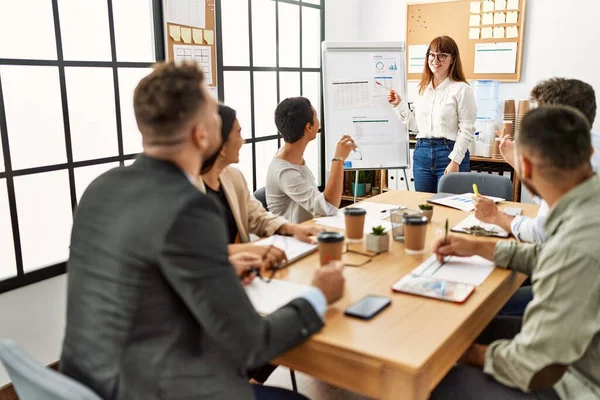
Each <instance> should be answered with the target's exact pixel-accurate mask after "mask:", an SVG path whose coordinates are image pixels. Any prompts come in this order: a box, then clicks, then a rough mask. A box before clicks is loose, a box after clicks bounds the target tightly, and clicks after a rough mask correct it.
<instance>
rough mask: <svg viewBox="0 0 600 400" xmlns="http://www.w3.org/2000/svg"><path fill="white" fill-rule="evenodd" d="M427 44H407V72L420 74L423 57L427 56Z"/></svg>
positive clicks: (423, 63)
mask: <svg viewBox="0 0 600 400" xmlns="http://www.w3.org/2000/svg"><path fill="white" fill-rule="evenodd" d="M428 48H429V45H427V44H417V45H411V46H408V73H409V74H420V73H421V72H423V67H425V57H427V49H428Z"/></svg>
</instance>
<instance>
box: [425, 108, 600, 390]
mask: <svg viewBox="0 0 600 400" xmlns="http://www.w3.org/2000/svg"><path fill="white" fill-rule="evenodd" d="M515 146H516V161H517V170H518V172H519V176H520V177H521V179H522V180H523V182H524V183H525V184H526V185H527V187H528V188H529V190H531V191H532V193H534V194H537V195H539V196H540V197H541V198H542V199H544V200H545V201H546V202H547V203H548V206H549V208H550V212H549V214H548V216H547V218H546V220H545V222H544V230H545V231H546V232H547V233H548V239H547V240H546V241H545V242H544V243H541V244H523V243H517V242H514V241H500V242H497V243H493V242H481V241H476V240H473V239H467V238H463V237H460V236H450V237H449V238H448V240H447V241H444V240H440V241H438V242H437V243H436V245H435V252H436V254H437V256H438V259H439V260H443V259H444V257H448V256H453V255H456V256H465V257H468V256H472V255H479V256H482V257H485V258H487V259H489V260H493V261H494V262H495V263H496V265H498V266H500V267H503V268H510V269H512V270H515V271H518V272H522V273H524V274H527V275H529V276H530V277H531V281H532V289H533V299H532V301H531V302H530V303H529V304H528V306H527V308H526V310H525V315H524V317H523V319H521V318H518V317H496V318H495V319H494V320H493V321H492V323H491V324H490V325H489V326H488V327H487V328H486V330H485V331H484V332H483V334H482V335H481V336H480V337H479V338H478V340H477V343H476V344H473V345H472V346H471V347H470V348H469V349H468V350H467V351H466V353H465V354H464V356H463V357H462V359H461V360H460V364H461V365H459V366H457V367H455V368H453V369H452V370H451V371H450V372H449V373H448V375H447V376H446V377H445V378H444V379H443V380H442V382H441V383H440V384H439V385H438V387H437V388H436V389H435V390H434V392H433V394H432V399H455V398H460V399H466V400H468V399H480V398H485V399H488V398H489V399H562V400H565V399H598V398H600V368H598V365H600V273H599V272H600V255H599V254H598V251H597V245H598V234H599V233H600V230H599V228H598V227H599V226H600V202H599V201H598V200H597V196H598V193H599V192H600V179H599V177H598V176H597V175H596V174H594V172H593V171H592V167H591V164H590V161H589V160H590V156H591V155H592V145H591V136H590V126H589V124H588V122H587V119H586V118H585V116H584V115H583V114H581V113H580V112H579V111H577V110H575V109H574V108H569V107H565V106H542V107H540V108H539V109H536V110H533V111H531V112H530V113H528V114H527V115H526V116H525V118H524V119H523V123H522V125H521V129H520V131H519V135H518V137H517V139H516V141H515Z"/></svg>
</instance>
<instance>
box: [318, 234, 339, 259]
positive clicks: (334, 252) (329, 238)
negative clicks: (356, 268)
mask: <svg viewBox="0 0 600 400" xmlns="http://www.w3.org/2000/svg"><path fill="white" fill-rule="evenodd" d="M317 241H318V242H319V260H320V264H321V266H323V265H328V264H329V263H331V262H332V261H338V260H341V259H342V252H343V250H344V235H342V234H341V233H339V232H321V233H319V234H318V235H317Z"/></svg>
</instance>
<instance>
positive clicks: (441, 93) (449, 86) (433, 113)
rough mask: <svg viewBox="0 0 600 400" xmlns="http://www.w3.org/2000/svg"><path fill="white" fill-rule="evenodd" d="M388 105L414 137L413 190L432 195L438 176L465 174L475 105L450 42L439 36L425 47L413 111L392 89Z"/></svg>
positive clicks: (456, 54)
mask: <svg viewBox="0 0 600 400" xmlns="http://www.w3.org/2000/svg"><path fill="white" fill-rule="evenodd" d="M388 101H389V102H390V103H391V104H392V105H393V106H394V111H395V112H396V114H397V115H398V118H400V120H401V121H402V122H403V123H404V124H406V125H407V126H408V128H409V129H410V130H411V131H413V132H417V133H418V134H417V144H416V146H415V153H414V160H413V165H414V166H413V173H414V178H415V189H416V190H417V191H419V192H431V193H436V192H437V185H438V182H439V180H440V178H441V177H442V176H443V175H445V174H448V173H451V172H468V171H469V170H470V166H469V151H468V147H469V144H470V143H471V141H472V140H473V132H474V131H475V128H474V124H475V117H476V116H477V105H476V103H475V95H474V93H473V90H472V89H471V87H470V86H469V85H468V84H467V81H466V79H465V74H464V72H463V68H462V63H461V61H460V53H459V51H458V46H457V45H456V42H455V41H454V39H452V38H451V37H448V36H440V37H437V38H435V39H433V41H432V42H431V43H430V44H429V48H428V50H427V59H426V61H425V66H424V68H423V75H422V76H421V83H419V96H418V97H417V99H416V101H415V112H414V113H413V112H412V111H410V110H409V109H408V106H407V104H406V101H404V100H403V99H402V98H401V97H400V96H399V95H398V93H396V92H395V91H394V90H390V91H389V93H388Z"/></svg>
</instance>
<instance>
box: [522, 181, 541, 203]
mask: <svg viewBox="0 0 600 400" xmlns="http://www.w3.org/2000/svg"><path fill="white" fill-rule="evenodd" d="M521 182H522V183H523V185H525V187H526V188H527V190H528V191H529V193H531V194H532V195H533V196H537V197H539V198H541V197H542V196H540V194H539V192H538V191H537V190H535V188H534V187H533V185H532V184H531V183H529V182H527V181H526V180H524V179H523V178H521Z"/></svg>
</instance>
